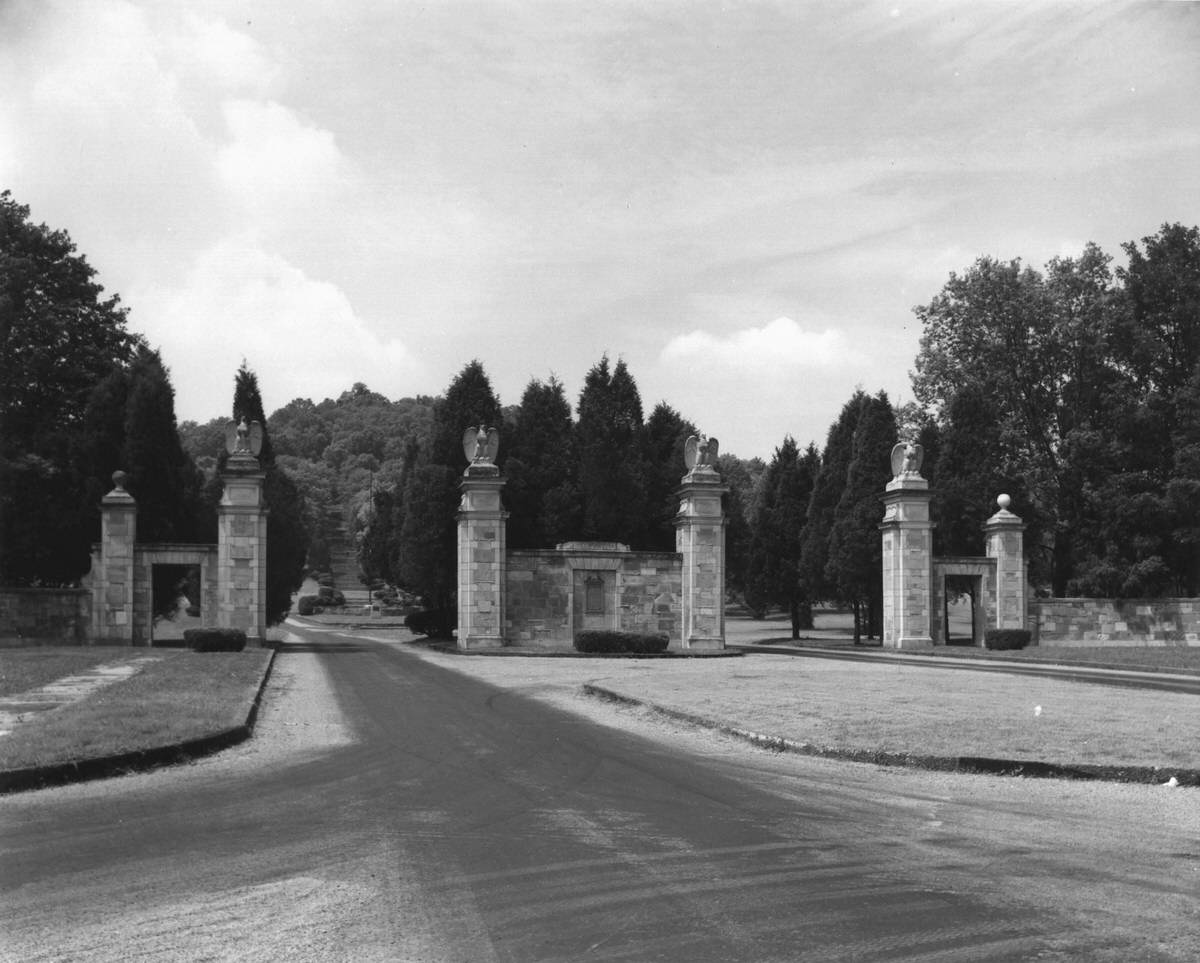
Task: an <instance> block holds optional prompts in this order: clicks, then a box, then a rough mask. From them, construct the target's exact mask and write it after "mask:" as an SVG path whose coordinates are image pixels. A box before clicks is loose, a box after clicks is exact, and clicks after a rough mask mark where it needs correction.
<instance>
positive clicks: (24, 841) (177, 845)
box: [0, 630, 1197, 963]
mask: <svg viewBox="0 0 1200 963" xmlns="http://www.w3.org/2000/svg"><path fill="white" fill-rule="evenodd" d="M297 635H298V636H300V637H302V638H303V639H304V642H303V643H302V644H295V642H293V644H290V645H288V646H285V647H284V650H283V651H282V652H281V653H280V655H279V656H278V658H277V665H278V667H279V669H278V671H279V672H280V673H282V676H281V678H286V677H287V672H288V671H289V670H288V660H289V659H295V660H297V663H298V661H299V659H301V658H302V657H303V653H304V652H305V651H309V652H317V653H320V655H319V659H320V662H321V663H322V664H323V666H324V668H325V670H326V672H327V677H328V680H329V684H330V686H331V688H332V691H333V692H335V693H336V697H337V702H338V704H339V706H340V713H341V715H342V716H343V717H344V719H345V720H346V722H347V723H348V728H349V731H350V732H351V733H352V737H351V738H347V739H346V740H345V741H344V744H341V745H338V746H336V747H332V748H327V749H325V750H322V751H314V752H310V753H303V754H298V755H293V756H289V757H288V759H287V760H286V762H285V763H284V764H280V765H262V766H257V765H242V766H228V765H225V766H223V765H221V764H219V763H218V762H217V761H216V760H207V761H204V762H202V763H199V764H197V765H195V766H191V767H185V769H184V770H183V771H182V772H180V773H176V774H173V775H172V774H164V773H155V774H150V775H147V776H133V777H126V778H123V779H118V780H112V781H109V782H110V785H109V786H108V787H107V788H105V787H104V786H103V785H102V784H88V785H82V786H76V787H69V788H67V789H62V790H48V791H43V792H37V793H29V794H23V795H22V796H17V797H10V798H8V799H5V800H2V801H0V860H2V863H0V912H2V915H0V953H2V952H3V950H4V949H8V951H9V953H8V956H7V957H6V958H8V959H14V960H17V959H20V960H21V961H22V963H24V961H26V960H29V959H45V960H57V959H72V960H74V959H81V960H85V959H93V958H94V959H120V960H142V959H145V960H158V959H182V960H190V959H222V960H224V959H229V960H239V959H247V960H250V959H253V960H272V959H281V960H282V959H289V960H291V959H311V960H323V959H339V960H452V961H471V963H475V961H487V960H504V961H522V963H523V961H538V960H563V961H567V960H571V961H574V960H580V961H583V960H635V961H640V960H678V961H706V960H722V961H755V963H759V961H770V960H807V959H813V960H839V961H840V960H928V961H933V960H945V961H958V960H1008V959H1013V960H1016V959H1051V960H1053V959H1078V960H1092V959H1112V960H1116V959H1135V958H1136V959H1141V960H1153V959H1184V958H1187V957H1185V956H1179V955H1177V954H1176V953H1174V952H1170V947H1169V946H1164V947H1163V948H1162V952H1159V951H1158V950H1156V949H1155V948H1154V944H1153V941H1150V942H1146V941H1144V939H1139V940H1138V941H1135V942H1134V943H1129V944H1126V943H1125V942H1123V940H1126V939H1127V938H1129V939H1132V937H1130V935H1129V934H1128V933H1123V931H1121V930H1120V929H1119V928H1117V929H1116V930H1113V931H1106V930H1105V928H1104V926H1103V925H1097V926H1094V927H1093V926H1091V925H1089V926H1086V927H1082V926H1081V925H1080V922H1079V917H1078V916H1077V915H1072V914H1070V913H1068V912H1067V911H1065V910H1063V909H1062V908H1060V907H1057V906H1054V905H1050V904H1049V903H1048V902H1047V900H1046V899H1045V897H1044V895H1035V894H1044V893H1045V892H1047V891H1053V890H1054V888H1055V887H1056V886H1061V887H1062V888H1063V889H1064V891H1065V890H1067V889H1069V888H1071V887H1074V886H1076V885H1077V883H1080V881H1081V880H1082V884H1085V885H1090V886H1092V887H1094V888H1095V890H1096V891H1097V892H1111V893H1114V894H1115V895H1114V899H1120V898H1121V895H1120V894H1121V890H1120V887H1119V886H1117V883H1116V881H1117V880H1119V879H1121V877H1122V868H1121V867H1111V866H1106V865H1101V864H1098V863H1092V862H1089V861H1088V860H1082V861H1081V860H1080V859H1079V858H1077V856H1076V858H1073V857H1072V854H1071V853H1070V852H1064V854H1063V856H1062V858H1061V859H1059V858H1058V857H1057V856H1055V855H1054V854H1053V853H1047V852H1045V851H1042V850H1039V849H1038V848H1037V847H1035V846H1033V845H1032V844H1029V843H1028V842H1026V841H1023V840H1021V839H1017V838H1015V837H1014V836H1012V835H1010V832H1009V827H1011V826H1013V825H1020V823H1021V822H1023V821H1024V822H1032V823H1035V824H1036V823H1038V821H1039V820H1044V819H1045V818H1046V816H1047V814H1046V813H1040V812H1034V811H1033V808H1032V807H1029V808H1028V809H1025V810H1022V808H1021V807H1017V811H1011V809H1012V807H1009V811H1005V812H1001V811H1000V810H1001V809H1002V808H1003V807H996V812H994V813H991V812H988V807H987V805H986V804H983V805H982V806H981V807H979V810H978V811H977V812H975V813H974V815H973V818H977V819H980V820H988V819H993V818H994V820H995V822H996V825H997V826H999V827H1000V828H1001V831H1000V832H999V833H998V837H999V838H998V839H995V840H992V839H985V840H983V841H981V840H980V837H979V835H978V834H977V833H973V832H969V831H967V830H966V828H965V826H966V823H967V820H966V818H965V817H961V821H962V824H963V828H960V829H959V830H958V831H956V832H943V831H941V830H940V829H937V827H940V826H941V820H942V819H943V818H945V819H950V818H951V816H949V815H947V814H946V812H944V811H943V812H939V806H945V805H946V800H945V799H941V798H938V797H935V796H932V795H931V796H929V797H924V796H921V795H920V794H919V793H918V794H915V795H914V794H912V793H911V792H910V793H909V794H908V795H906V796H905V797H904V798H903V799H900V798H898V797H895V796H892V795H891V794H890V793H889V789H888V786H887V785H886V784H885V785H882V786H880V787H879V789H878V790H877V791H876V792H874V793H870V792H860V791H858V789H857V787H856V788H855V791H853V792H852V791H850V788H849V785H841V784H839V782H838V781H837V778H836V775H835V776H831V775H830V774H831V773H833V774H836V773H838V772H841V771H845V770H839V769H838V768H836V767H835V766H832V765H829V764H826V765H824V766H823V767H822V766H817V767H816V768H814V769H812V770H811V771H812V772H814V773H816V774H817V775H814V776H813V777H812V778H811V779H805V777H804V776H803V772H804V771H806V770H803V769H801V770H800V772H801V775H799V776H797V775H795V774H790V773H786V772H783V771H782V770H779V769H777V768H773V765H774V764H773V762H772V759H773V757H771V756H769V755H768V754H765V753H753V754H751V756H752V758H750V759H749V761H746V762H739V761H737V758H736V757H733V756H729V755H721V754H716V755H712V756H705V755H703V754H700V753H697V752H694V751H690V750H688V749H687V748H680V746H679V745H677V744H672V743H671V742H668V741H661V740H656V739H651V738H647V737H646V736H645V735H638V734H635V733H630V732H623V731H620V730H618V729H614V728H611V727H607V726H602V725H598V724H596V723H594V722H590V721H588V720H586V719H585V718H583V717H580V716H576V715H572V714H569V713H566V712H564V711H562V710H559V709H556V708H554V707H552V706H549V705H547V704H545V703H542V702H538V701H535V700H533V699H530V698H527V697H524V696H522V695H520V694H518V693H516V692H513V691H508V690H501V689H497V688H493V687H490V686H488V685H485V684H483V683H481V682H479V681H477V680H475V679H472V678H471V677H469V676H467V675H464V674H461V673H458V672H454V671H451V670H448V669H446V668H443V667H441V666H439V665H436V664H434V663H432V662H430V661H428V660H425V659H422V658H419V657H417V656H414V655H413V654H411V653H408V652H405V651H403V650H401V649H399V648H398V647H396V646H388V645H383V644H378V643H372V642H365V641H360V642H354V641H349V640H344V639H343V640H339V639H338V638H337V637H336V636H333V635H330V634H317V633H307V632H305V631H302V630H297ZM614 711H615V710H614ZM635 728H636V727H635ZM235 752H236V750H235ZM206 767H207V768H206ZM866 768H867V767H863V769H866ZM197 774H200V775H202V776H203V778H200V777H199V776H198V775H197ZM822 774H823V775H822ZM855 778H856V779H857V778H858V777H855ZM859 781H860V782H861V780H859ZM885 782H886V781H885ZM129 786H136V787H138V788H137V791H136V792H133V791H129V789H128V787H129ZM947 808H948V807H947ZM918 811H919V813H918ZM1066 821H1067V822H1068V823H1069V822H1070V819H1069V814H1068V816H1067V819H1066ZM931 827H933V828H931ZM916 828H919V829H921V832H916ZM1073 831H1075V832H1077V833H1080V834H1085V833H1088V832H1089V830H1088V828H1087V827H1083V826H1075V827H1073ZM1056 845H1057V844H1056ZM1180 845H1182V844H1181V843H1179V842H1178V841H1173V842H1172V843H1171V844H1170V846H1171V847H1172V848H1178V847H1179V846H1180ZM1035 850H1037V851H1035ZM1177 855H1178V856H1179V857H1180V858H1181V859H1183V858H1184V857H1187V858H1188V859H1191V860H1194V858H1195V854H1194V853H1192V854H1188V853H1179V854H1177ZM1195 869H1196V866H1195V863H1194V862H1193V861H1185V862H1177V863H1175V864H1172V865H1164V867H1163V871H1162V873H1161V875H1160V876H1158V877H1156V878H1154V879H1153V880H1146V879H1142V880H1141V881H1140V885H1141V886H1146V885H1149V886H1151V887H1152V888H1153V892H1154V895H1153V898H1154V899H1155V900H1156V901H1157V902H1159V903H1162V904H1165V905H1168V906H1171V905H1174V904H1177V903H1179V901H1181V900H1188V899H1191V898H1193V897H1194V896H1195V892H1196V890H1195V887H1196V882H1197V875H1196V871H1195ZM1127 871H1128V870H1127ZM1145 872H1146V871H1145V870H1143V869H1141V868H1138V869H1137V870H1136V872H1135V875H1138V874H1142V875H1144V874H1145ZM993 874H994V877H995V879H996V880H997V885H995V886H994V887H992V886H989V876H992V875H993ZM1023 876H1025V877H1029V878H1031V879H1032V878H1034V877H1036V878H1037V879H1038V880H1039V884H1038V886H1037V887H1032V888H1031V889H1029V890H1028V891H1024V890H1023V889H1022V888H1021V886H1020V884H1019V882H1017V883H1014V880H1016V881H1019V880H1020V879H1021V878H1022V877H1023ZM1110 877H1111V878H1110ZM963 881H967V882H963ZM1047 881H1049V882H1047ZM968 883H970V885H968ZM1100 912H1101V916H1103V914H1104V912H1105V910H1104V908H1101V910H1100ZM4 933H7V934H8V938H9V941H8V942H5V937H4V935H3V934H4ZM71 933H83V934H88V936H87V939H89V940H94V941H95V942H94V945H92V946H91V947H88V946H81V945H80V942H79V939H75V940H74V941H72V940H71V939H68V938H67V937H68V935H69V934H71ZM1175 935H1176V936H1177V935H1178V934H1175ZM60 940H61V941H62V944H61V945H62V946H67V947H69V949H66V950H62V949H60V948H58V947H59V941H60ZM1134 947H1136V949H1135V948H1134ZM34 948H37V952H34V951H33V950H34ZM1176 949H1178V944H1177V943H1176ZM1131 954H1133V955H1131Z"/></svg>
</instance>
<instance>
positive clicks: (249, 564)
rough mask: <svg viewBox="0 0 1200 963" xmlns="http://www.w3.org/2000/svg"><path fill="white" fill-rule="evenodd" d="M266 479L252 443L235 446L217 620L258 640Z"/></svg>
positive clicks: (263, 623) (222, 532)
mask: <svg viewBox="0 0 1200 963" xmlns="http://www.w3.org/2000/svg"><path fill="white" fill-rule="evenodd" d="M257 426H258V423H257V422H255V423H254V426H253V427H257ZM242 427H245V423H244V422H243V425H242ZM266 477H267V476H266V472H264V471H263V470H262V469H261V467H260V466H259V463H258V458H257V457H256V456H255V455H254V454H253V453H251V451H250V450H249V448H248V447H247V448H238V449H235V450H234V451H233V452H232V454H230V456H229V461H228V462H227V463H226V465H225V471H224V472H223V473H222V474H221V481H222V482H224V484H225V490H224V492H223V493H222V494H221V503H220V504H219V505H218V506H217V619H216V624H217V625H218V626H219V627H221V628H229V629H241V630H242V631H243V632H245V633H246V638H247V639H248V640H251V641H253V640H255V639H257V640H258V641H259V642H264V641H266V638H267V507H266V503H265V502H264V501H263V481H264V479H265V478H266Z"/></svg>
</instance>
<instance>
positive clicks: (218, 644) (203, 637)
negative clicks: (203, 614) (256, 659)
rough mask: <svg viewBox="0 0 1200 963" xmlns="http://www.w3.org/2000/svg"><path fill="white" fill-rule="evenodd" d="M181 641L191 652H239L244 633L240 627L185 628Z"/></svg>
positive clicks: (244, 642)
mask: <svg viewBox="0 0 1200 963" xmlns="http://www.w3.org/2000/svg"><path fill="white" fill-rule="evenodd" d="M183 643H184V645H186V646H187V647H188V648H189V649H191V650H192V651H193V652H241V651H242V649H244V648H245V647H246V633H245V632H243V631H242V630H241V629H215V628H203V629H185V630H184V633H183Z"/></svg>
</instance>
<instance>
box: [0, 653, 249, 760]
mask: <svg viewBox="0 0 1200 963" xmlns="http://www.w3.org/2000/svg"><path fill="white" fill-rule="evenodd" d="M120 651H122V652H124V653H126V654H128V653H130V652H131V650H130V649H128V648H124V649H121V650H120ZM159 652H161V654H162V655H163V656H164V657H163V658H162V660H161V661H159V662H155V663H151V664H149V665H147V666H146V668H145V669H143V670H142V671H141V672H139V673H138V674H137V675H135V676H132V677H131V678H129V679H125V680H123V681H121V682H117V683H114V684H113V685H110V686H107V687H105V688H103V689H100V690H98V691H97V692H95V693H93V694H92V695H91V696H88V697H87V698H85V699H82V700H80V701H79V702H75V703H71V704H69V705H65V706H62V707H61V708H58V709H54V710H52V711H50V712H43V713H40V714H38V715H37V716H36V717H35V718H33V719H32V720H30V721H28V722H26V723H23V724H21V725H20V726H18V727H17V728H16V729H15V730H14V731H13V732H12V733H11V734H9V735H7V736H4V737H3V738H0V770H12V769H25V768H29V767H33V766H49V765H56V764H59V763H68V762H75V761H78V760H83V759H90V758H97V757H106V756H114V755H118V754H122V753H128V752H139V751H143V750H147V749H155V748H158V747H162V746H170V745H175V744H178V743H181V742H187V741H190V740H194V739H199V738H203V737H206V736H211V735H215V734H217V733H220V732H222V731H224V730H227V729H231V728H234V727H236V726H240V725H242V724H243V723H245V721H246V714H247V711H248V710H249V708H250V706H251V705H252V703H253V700H254V696H255V694H256V692H257V690H258V686H259V684H260V682H261V681H262V677H263V672H264V671H265V669H266V666H267V663H268V661H269V659H270V656H271V653H270V652H269V651H268V650H264V649H254V650H248V651H245V652H203V653H199V652H187V651H170V650H156V654H158V653H159ZM109 661H113V660H111V659H110V660H109Z"/></svg>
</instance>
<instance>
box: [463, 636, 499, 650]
mask: <svg viewBox="0 0 1200 963" xmlns="http://www.w3.org/2000/svg"><path fill="white" fill-rule="evenodd" d="M504 645H505V641H504V637H503V636H500V635H468V636H467V637H466V638H465V639H459V640H458V648H459V651H461V652H474V651H476V650H478V649H502V648H503V647H504Z"/></svg>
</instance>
